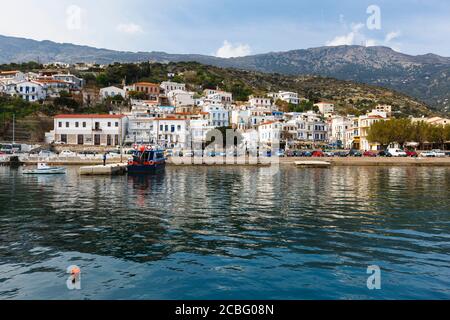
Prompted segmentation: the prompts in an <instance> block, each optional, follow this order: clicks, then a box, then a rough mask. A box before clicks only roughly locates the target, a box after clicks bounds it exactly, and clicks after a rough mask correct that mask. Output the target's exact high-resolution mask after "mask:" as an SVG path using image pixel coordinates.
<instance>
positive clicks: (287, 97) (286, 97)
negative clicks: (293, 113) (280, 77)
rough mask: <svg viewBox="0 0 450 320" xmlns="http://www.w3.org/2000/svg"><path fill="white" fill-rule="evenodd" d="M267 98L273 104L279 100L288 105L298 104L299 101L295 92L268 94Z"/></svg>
mask: <svg viewBox="0 0 450 320" xmlns="http://www.w3.org/2000/svg"><path fill="white" fill-rule="evenodd" d="M268 96H269V97H271V98H272V99H273V100H274V101H275V102H276V101H277V100H281V101H285V102H287V103H290V104H295V105H298V104H300V99H299V97H298V93H296V92H290V91H279V92H275V93H269V94H268Z"/></svg>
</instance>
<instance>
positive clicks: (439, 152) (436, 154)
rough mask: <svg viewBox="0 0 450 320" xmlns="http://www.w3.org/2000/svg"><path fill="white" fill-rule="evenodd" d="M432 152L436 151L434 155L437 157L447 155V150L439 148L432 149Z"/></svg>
mask: <svg viewBox="0 0 450 320" xmlns="http://www.w3.org/2000/svg"><path fill="white" fill-rule="evenodd" d="M431 152H434V156H435V157H436V158H444V157H445V152H444V151H442V150H439V149H435V150H431Z"/></svg>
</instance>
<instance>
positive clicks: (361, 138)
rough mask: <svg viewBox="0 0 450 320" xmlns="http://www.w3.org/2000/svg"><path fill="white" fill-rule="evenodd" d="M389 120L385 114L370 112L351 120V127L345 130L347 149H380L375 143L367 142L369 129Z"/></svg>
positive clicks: (375, 111)
mask: <svg viewBox="0 0 450 320" xmlns="http://www.w3.org/2000/svg"><path fill="white" fill-rule="evenodd" d="M387 120H389V118H388V114H387V113H386V112H380V111H377V110H372V112H369V113H367V114H365V115H363V116H360V117H356V118H354V119H353V125H352V126H351V127H350V128H349V129H348V130H347V138H348V140H347V148H352V149H357V150H361V151H376V150H379V149H380V147H381V146H380V144H379V143H377V142H374V143H372V142H369V141H368V140H367V136H368V133H369V129H370V127H371V126H372V125H373V124H374V123H376V122H379V121H387Z"/></svg>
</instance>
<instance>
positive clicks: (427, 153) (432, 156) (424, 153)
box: [420, 151, 436, 158]
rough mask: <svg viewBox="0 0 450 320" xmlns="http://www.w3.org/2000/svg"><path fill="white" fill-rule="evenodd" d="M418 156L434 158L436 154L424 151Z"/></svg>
mask: <svg viewBox="0 0 450 320" xmlns="http://www.w3.org/2000/svg"><path fill="white" fill-rule="evenodd" d="M420 156H421V157H423V158H436V154H435V153H434V152H433V151H424V152H422V153H421V154H420Z"/></svg>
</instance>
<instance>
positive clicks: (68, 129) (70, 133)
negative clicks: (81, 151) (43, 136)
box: [53, 114, 128, 146]
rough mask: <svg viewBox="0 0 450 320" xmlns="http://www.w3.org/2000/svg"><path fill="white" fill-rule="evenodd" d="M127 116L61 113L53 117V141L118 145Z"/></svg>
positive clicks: (69, 143)
mask: <svg viewBox="0 0 450 320" xmlns="http://www.w3.org/2000/svg"><path fill="white" fill-rule="evenodd" d="M127 128H128V117H127V116H125V115H113V114H90V115H89V114H79V115H76V114H61V115H57V116H55V118H54V131H53V134H54V141H57V142H60V143H62V144H66V145H79V146H118V145H119V144H121V142H122V141H123V140H124V138H125V134H126V132H127Z"/></svg>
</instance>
